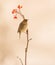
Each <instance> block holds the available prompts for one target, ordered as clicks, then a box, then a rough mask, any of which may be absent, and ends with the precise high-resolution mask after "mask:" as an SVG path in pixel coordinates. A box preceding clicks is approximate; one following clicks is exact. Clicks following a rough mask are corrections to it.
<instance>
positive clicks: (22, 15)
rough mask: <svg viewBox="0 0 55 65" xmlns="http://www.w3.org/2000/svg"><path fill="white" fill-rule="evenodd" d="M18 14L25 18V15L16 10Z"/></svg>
mask: <svg viewBox="0 0 55 65" xmlns="http://www.w3.org/2000/svg"><path fill="white" fill-rule="evenodd" d="M17 13H18V14H20V15H21V17H22V18H23V19H25V17H24V15H23V14H22V13H21V11H20V10H19V12H17Z"/></svg>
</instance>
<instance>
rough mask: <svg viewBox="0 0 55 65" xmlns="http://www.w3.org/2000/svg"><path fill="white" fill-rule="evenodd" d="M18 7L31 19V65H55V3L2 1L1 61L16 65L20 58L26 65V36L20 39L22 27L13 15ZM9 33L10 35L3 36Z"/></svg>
mask: <svg viewBox="0 0 55 65" xmlns="http://www.w3.org/2000/svg"><path fill="white" fill-rule="evenodd" d="M18 4H22V5H23V9H22V12H23V13H24V15H25V16H26V18H28V19H29V21H28V22H29V35H30V37H32V41H30V44H29V51H28V65H55V0H0V46H1V47H0V60H1V61H2V60H3V59H5V60H4V61H2V62H1V61H0V62H1V63H0V64H1V65H2V64H3V65H15V63H16V61H17V60H16V56H20V57H21V58H22V60H23V62H24V48H25V43H26V41H25V40H26V35H25V34H22V38H21V39H20V40H19V39H18V34H17V33H16V32H17V28H18V25H19V23H20V18H18V20H14V19H13V15H12V14H11V11H12V10H13V8H16V6H17V5H18ZM4 30H5V32H8V33H7V34H6V35H5V34H4V33H3V32H4Z"/></svg>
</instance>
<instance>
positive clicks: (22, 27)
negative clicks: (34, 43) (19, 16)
mask: <svg viewBox="0 0 55 65" xmlns="http://www.w3.org/2000/svg"><path fill="white" fill-rule="evenodd" d="M27 21H28V19H24V20H23V21H22V22H21V23H20V24H19V27H18V31H17V33H19V38H20V37H21V33H22V32H26V31H27V25H28V24H27Z"/></svg>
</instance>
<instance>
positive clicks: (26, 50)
mask: <svg viewBox="0 0 55 65" xmlns="http://www.w3.org/2000/svg"><path fill="white" fill-rule="evenodd" d="M28 45H29V37H28V30H27V45H26V48H25V65H27V52H28Z"/></svg>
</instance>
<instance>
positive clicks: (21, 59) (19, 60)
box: [17, 57, 24, 65]
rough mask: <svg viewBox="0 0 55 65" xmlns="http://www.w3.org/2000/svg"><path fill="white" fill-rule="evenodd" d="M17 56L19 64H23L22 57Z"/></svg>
mask: <svg viewBox="0 0 55 65" xmlns="http://www.w3.org/2000/svg"><path fill="white" fill-rule="evenodd" d="M17 58H18V59H19V61H20V63H21V65H24V64H23V61H22V59H21V58H19V57H17Z"/></svg>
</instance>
